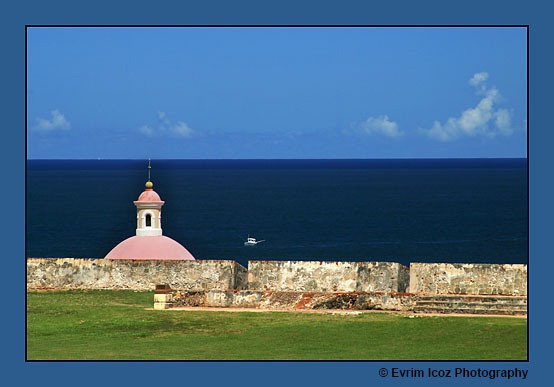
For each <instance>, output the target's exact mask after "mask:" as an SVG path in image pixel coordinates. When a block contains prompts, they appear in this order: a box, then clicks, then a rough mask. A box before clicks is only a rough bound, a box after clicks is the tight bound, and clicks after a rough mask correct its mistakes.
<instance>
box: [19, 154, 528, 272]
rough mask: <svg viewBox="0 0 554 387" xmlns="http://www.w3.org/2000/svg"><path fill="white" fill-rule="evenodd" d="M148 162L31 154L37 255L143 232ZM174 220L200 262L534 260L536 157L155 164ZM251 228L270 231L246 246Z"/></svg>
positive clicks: (102, 251)
mask: <svg viewBox="0 0 554 387" xmlns="http://www.w3.org/2000/svg"><path fill="white" fill-rule="evenodd" d="M146 167H147V161H144V160H28V161H27V206H26V208H27V211H26V220H27V222H26V227H27V231H26V246H27V256H28V257H83V258H89V257H90V258H103V257H104V256H105V255H106V254H107V253H108V252H109V251H110V250H111V248H112V247H114V246H115V245H116V244H117V243H119V242H120V241H122V240H123V239H125V238H127V237H129V236H132V235H134V234H135V227H136V208H135V206H134V205H133V200H136V199H137V197H138V196H139V194H140V193H141V192H142V191H143V190H144V183H145V182H146V180H147V168H146ZM151 171H152V181H153V183H154V190H155V191H156V192H158V193H159V194H160V196H161V197H162V200H165V205H164V206H163V210H162V227H163V233H164V235H167V236H169V237H171V238H173V239H175V240H177V241H179V242H180V243H181V244H183V245H184V246H185V247H186V248H187V249H188V250H189V251H190V252H191V253H192V254H193V255H194V256H195V257H196V258H197V259H232V260H236V261H238V262H239V263H241V264H243V265H247V261H248V260H338V261H380V260H381V261H395V262H400V263H402V264H405V265H407V264H409V263H410V262H474V263H527V262H528V210H527V203H528V200H527V160H526V159H435V160H423V159H417V160H407V159H401V160H400V159H397V160H153V161H152V170H151ZM248 235H250V236H252V237H255V238H257V239H265V240H266V242H263V243H261V244H259V245H257V246H256V247H245V246H243V242H244V240H245V239H246V237H247V236H248Z"/></svg>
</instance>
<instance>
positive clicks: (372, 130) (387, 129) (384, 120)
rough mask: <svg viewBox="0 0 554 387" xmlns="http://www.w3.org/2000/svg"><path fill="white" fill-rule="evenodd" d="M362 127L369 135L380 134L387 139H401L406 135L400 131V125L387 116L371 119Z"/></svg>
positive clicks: (363, 123)
mask: <svg viewBox="0 0 554 387" xmlns="http://www.w3.org/2000/svg"><path fill="white" fill-rule="evenodd" d="M360 127H361V129H362V131H363V132H365V133H367V134H380V135H383V136H387V137H399V136H401V135H403V134H404V132H402V131H400V130H398V124H397V123H396V122H394V121H389V117H388V116H386V115H385V116H379V117H377V118H374V117H369V118H368V119H367V121H365V122H362V124H361V125H360Z"/></svg>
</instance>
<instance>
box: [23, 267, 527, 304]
mask: <svg viewBox="0 0 554 387" xmlns="http://www.w3.org/2000/svg"><path fill="white" fill-rule="evenodd" d="M161 284H163V285H168V286H167V287H166V288H168V289H171V290H170V291H167V290H166V291H162V292H159V293H163V294H156V295H155V299H156V304H155V305H157V307H158V308H161V309H166V308H169V307H174V306H214V307H249V308H263V309H358V310H371V309H381V310H418V308H419V310H421V311H428V312H433V311H436V312H441V311H445V310H460V311H462V312H461V313H464V312H463V311H466V312H465V313H469V312H468V311H471V313H485V312H486V311H489V312H490V311H491V308H492V309H494V310H498V313H499V314H526V313H527V265H521V264H516V265H496V264H446V263H411V264H410V268H407V267H406V266H403V265H401V264H399V263H396V262H320V261H249V263H248V269H246V268H244V267H243V266H241V265H240V264H238V263H237V262H235V261H232V260H196V261H160V260H113V261H112V260H106V259H86V258H81V259H79V258H28V259H27V288H28V289H29V290H33V289H128V290H140V291H144V290H148V291H151V290H153V289H154V288H155V286H156V285H161ZM157 293H158V292H157ZM475 305H478V308H477V309H475ZM514 311H515V312H514Z"/></svg>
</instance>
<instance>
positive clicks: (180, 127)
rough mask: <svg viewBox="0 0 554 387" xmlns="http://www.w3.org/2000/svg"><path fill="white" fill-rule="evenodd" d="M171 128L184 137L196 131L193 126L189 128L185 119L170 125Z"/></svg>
mask: <svg viewBox="0 0 554 387" xmlns="http://www.w3.org/2000/svg"><path fill="white" fill-rule="evenodd" d="M170 130H171V131H172V132H173V133H175V134H178V135H179V136H183V137H190V136H192V134H193V133H194V131H193V130H192V129H191V128H189V127H188V125H187V124H185V123H184V122H183V121H179V122H177V123H176V124H175V125H172V126H171V127H170Z"/></svg>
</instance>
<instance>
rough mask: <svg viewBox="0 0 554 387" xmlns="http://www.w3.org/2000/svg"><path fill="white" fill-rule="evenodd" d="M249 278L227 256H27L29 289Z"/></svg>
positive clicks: (188, 286)
mask: <svg viewBox="0 0 554 387" xmlns="http://www.w3.org/2000/svg"><path fill="white" fill-rule="evenodd" d="M246 279H247V275H246V268H244V267H243V266H241V265H239V264H238V263H236V262H235V261H228V260H222V261H215V260H205V261H203V260H196V261H159V260H144V261H143V260H136V261H133V260H113V261H112V260H106V259H79V258H28V259H27V288H29V289H43V288H53V289H77V288H79V289H132V290H153V289H154V286H155V285H156V284H168V285H169V286H171V287H172V288H174V289H182V290H190V291H200V290H209V289H245V288H246Z"/></svg>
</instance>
